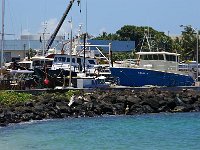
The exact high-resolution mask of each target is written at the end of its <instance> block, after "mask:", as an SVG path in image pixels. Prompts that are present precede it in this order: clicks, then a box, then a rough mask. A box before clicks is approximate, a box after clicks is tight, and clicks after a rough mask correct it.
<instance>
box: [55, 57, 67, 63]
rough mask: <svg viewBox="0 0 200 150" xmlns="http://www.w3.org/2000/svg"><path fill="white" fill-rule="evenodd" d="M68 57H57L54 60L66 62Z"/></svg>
mask: <svg viewBox="0 0 200 150" xmlns="http://www.w3.org/2000/svg"><path fill="white" fill-rule="evenodd" d="M65 61H66V58H65V57H55V58H54V62H65Z"/></svg>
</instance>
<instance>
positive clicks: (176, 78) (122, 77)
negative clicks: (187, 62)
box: [110, 67, 194, 87]
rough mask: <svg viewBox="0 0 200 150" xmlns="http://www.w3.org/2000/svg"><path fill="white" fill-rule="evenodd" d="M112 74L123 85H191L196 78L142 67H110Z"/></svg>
mask: <svg viewBox="0 0 200 150" xmlns="http://www.w3.org/2000/svg"><path fill="white" fill-rule="evenodd" d="M110 71H111V75H112V76H113V77H115V78H116V79H117V81H118V84H119V85H122V86H136V87H139V86H147V85H152V86H167V87H172V86H191V85H193V84H194V80H193V78H192V77H191V76H189V75H184V74H178V73H171V72H164V71H157V70H150V69H141V68H113V67H111V68H110Z"/></svg>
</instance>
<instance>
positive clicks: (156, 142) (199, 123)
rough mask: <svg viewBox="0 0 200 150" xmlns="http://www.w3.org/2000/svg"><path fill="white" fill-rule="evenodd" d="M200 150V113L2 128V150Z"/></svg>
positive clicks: (33, 124)
mask: <svg viewBox="0 0 200 150" xmlns="http://www.w3.org/2000/svg"><path fill="white" fill-rule="evenodd" d="M129 149H130V150H199V149H200V113H177V114H149V115H139V116H105V117H97V118H76V119H75V118H74V119H64V120H48V121H38V122H30V123H24V124H17V125H10V126H9V127H6V128H0V150H129Z"/></svg>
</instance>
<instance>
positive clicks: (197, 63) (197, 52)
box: [180, 25, 199, 81]
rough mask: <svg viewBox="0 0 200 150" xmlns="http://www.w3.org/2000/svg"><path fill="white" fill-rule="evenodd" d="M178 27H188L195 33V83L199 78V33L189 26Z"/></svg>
mask: <svg viewBox="0 0 200 150" xmlns="http://www.w3.org/2000/svg"><path fill="white" fill-rule="evenodd" d="M180 27H184V28H186V27H189V28H191V29H192V30H193V31H195V32H196V38H197V42H196V55H197V56H196V67H197V72H196V76H197V81H198V76H199V32H198V30H197V29H195V28H193V27H192V26H191V25H189V26H184V25H180Z"/></svg>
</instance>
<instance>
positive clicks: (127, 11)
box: [0, 0, 200, 39]
mask: <svg viewBox="0 0 200 150" xmlns="http://www.w3.org/2000/svg"><path fill="white" fill-rule="evenodd" d="M5 1H6V4H5V34H14V35H6V36H5V39H10V38H15V39H17V38H19V36H20V35H21V34H41V33H43V32H44V24H46V28H47V29H46V33H47V34H51V33H52V32H53V31H54V30H55V28H56V26H57V23H58V22H59V20H60V19H61V17H62V15H63V13H64V11H65V10H66V8H67V6H68V5H69V1H70V0H5ZM1 3H2V0H1ZM86 6H87V11H86ZM199 6H200V0H81V7H78V5H77V2H74V4H73V6H72V9H71V10H70V13H69V14H68V16H67V18H66V21H65V22H64V24H63V26H62V28H61V29H60V32H59V35H64V34H65V35H67V34H68V33H69V32H70V30H71V28H70V27H71V26H70V23H69V21H70V20H72V31H73V34H74V35H75V34H78V31H79V27H80V25H81V26H82V30H81V32H86V30H87V32H88V33H89V34H91V35H93V36H98V35H99V34H102V32H107V33H115V32H116V31H117V30H119V29H120V28H121V27H123V26H124V25H135V26H150V27H153V28H154V29H155V30H158V31H161V32H165V33H166V34H170V35H179V34H181V31H182V30H183V29H182V28H181V27H180V25H191V26H192V27H193V28H195V29H200V9H199ZM80 9H81V13H80ZM0 12H2V4H0ZM86 12H87V13H86ZM0 14H2V13H0ZM86 14H87V15H86ZM86 18H87V19H86ZM86 20H87V21H86ZM0 26H2V19H1V20H0ZM0 32H2V27H1V28H0Z"/></svg>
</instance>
